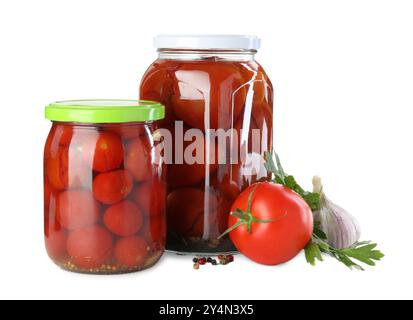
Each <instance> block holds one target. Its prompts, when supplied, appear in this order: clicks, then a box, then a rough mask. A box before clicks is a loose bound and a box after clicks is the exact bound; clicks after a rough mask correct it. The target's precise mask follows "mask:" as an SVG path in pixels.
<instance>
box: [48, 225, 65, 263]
mask: <svg viewBox="0 0 413 320" xmlns="http://www.w3.org/2000/svg"><path fill="white" fill-rule="evenodd" d="M66 240H67V234H66V232H65V231H64V230H59V231H56V230H54V229H53V228H50V229H49V230H48V232H47V236H45V243H46V250H47V254H48V255H49V257H50V258H51V259H52V260H53V261H59V260H61V259H63V258H64V257H65V256H66Z"/></svg>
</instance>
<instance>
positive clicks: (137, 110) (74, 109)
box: [45, 99, 165, 123]
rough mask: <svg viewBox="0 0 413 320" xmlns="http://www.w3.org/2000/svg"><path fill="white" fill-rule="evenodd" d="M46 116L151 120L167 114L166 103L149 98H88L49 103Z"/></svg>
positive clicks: (70, 119)
mask: <svg viewBox="0 0 413 320" xmlns="http://www.w3.org/2000/svg"><path fill="white" fill-rule="evenodd" d="M45 117H46V119H48V120H51V121H59V122H78V123H127V122H148V121H157V120H162V119H164V118H165V107H164V106H163V105H162V104H160V103H158V102H154V101H148V100H123V99H89V100H66V101H56V102H52V103H50V104H49V105H48V106H47V107H46V108H45Z"/></svg>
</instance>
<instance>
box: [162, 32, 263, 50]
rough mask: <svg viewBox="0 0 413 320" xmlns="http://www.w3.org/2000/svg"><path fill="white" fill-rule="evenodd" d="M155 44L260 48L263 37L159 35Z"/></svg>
mask: <svg viewBox="0 0 413 320" xmlns="http://www.w3.org/2000/svg"><path fill="white" fill-rule="evenodd" d="M154 46H155V48H156V49H158V50H162V49H183V50H185V49H186V50H188V49H189V50H191V49H192V50H255V51H256V50H258V49H260V47H261V39H260V38H258V37H257V36H254V35H158V36H156V37H155V39H154Z"/></svg>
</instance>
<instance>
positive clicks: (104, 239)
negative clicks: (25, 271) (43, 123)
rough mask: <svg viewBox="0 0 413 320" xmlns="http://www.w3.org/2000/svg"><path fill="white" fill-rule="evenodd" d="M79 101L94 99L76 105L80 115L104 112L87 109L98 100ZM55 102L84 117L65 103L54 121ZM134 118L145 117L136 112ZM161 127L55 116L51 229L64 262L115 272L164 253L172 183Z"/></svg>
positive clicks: (49, 163)
mask: <svg viewBox="0 0 413 320" xmlns="http://www.w3.org/2000/svg"><path fill="white" fill-rule="evenodd" d="M70 104H71V105H73V104H74V103H73V102H71V103H70ZM79 104H81V105H86V106H85V107H84V108H82V110H80V111H79V110H75V109H74V108H72V112H73V110H75V112H76V113H77V114H78V118H79V112H80V118H79V120H87V119H85V116H86V117H87V113H88V112H95V113H96V110H94V111H91V110H90V109H87V108H88V107H89V108H90V106H88V104H90V102H80V103H79V102H76V105H79ZM93 104H94V105H96V103H93ZM99 104H103V105H108V104H109V107H111V108H112V107H113V105H111V104H110V103H108V102H99ZM118 104H120V105H122V104H124V102H121V103H119V102H118ZM129 107H130V106H129ZM53 108H54V109H58V110H57V111H60V113H59V117H61V118H62V120H75V119H77V118H76V116H75V117H73V113H72V114H67V115H66V116H68V117H67V118H65V116H64V115H63V116H62V112H63V113H64V112H67V111H68V109H70V108H71V107H70V106H68V105H67V104H63V106H62V105H61V104H58V105H57V106H56V105H55V106H53V105H52V106H51V107H50V110H49V115H50V117H48V118H49V119H51V120H55V119H56V118H55V117H54V116H55V115H56V113H55V114H52V113H50V112H53ZM127 108H128V106H127ZM108 110H109V109H108V108H106V111H105V110H103V115H104V114H105V112H108ZM55 111H56V110H55ZM135 111H136V110H135ZM121 112H122V111H121ZM97 114H98V115H99V112H97ZM112 115H113V114H112ZM100 116H102V114H100ZM129 116H131V115H130V114H129ZM104 117H105V116H103V118H104ZM103 118H100V117H99V116H97V115H96V114H95V116H94V120H99V119H101V120H103ZM115 118H116V115H115ZM127 118H128V117H125V118H124V119H127ZM110 119H111V117H108V119H107V120H106V121H109V120H110ZM131 119H141V117H137V118H136V113H135V116H133V112H132V117H131ZM142 119H147V118H146V117H145V116H144V117H143V118H142ZM149 119H150V117H149ZM92 120H93V119H92ZM115 120H116V119H115ZM155 130H156V124H155V123H154V122H153V121H142V122H131V123H106V124H103V123H88V124H85V123H80V122H67V121H64V122H63V121H54V122H53V125H52V128H51V131H50V134H49V136H48V138H47V142H46V145H45V151H44V212H45V214H44V226H45V229H44V232H45V242H46V249H47V252H48V254H49V256H50V258H51V259H52V260H53V261H54V262H55V263H56V264H57V265H59V266H60V267H62V268H63V269H66V270H70V271H76V272H82V273H96V274H112V273H125V272H133V271H138V270H142V269H145V268H148V267H150V266H152V265H154V264H155V263H156V262H157V261H158V260H159V258H160V257H161V255H162V254H163V252H164V248H165V240H166V216H165V197H166V194H165V193H166V186H165V181H164V180H165V179H164V176H165V171H164V168H163V166H162V165H161V164H158V163H157V161H155V158H154V153H153V150H154V148H155V147H156V142H155V141H154V139H153V135H154V131H155Z"/></svg>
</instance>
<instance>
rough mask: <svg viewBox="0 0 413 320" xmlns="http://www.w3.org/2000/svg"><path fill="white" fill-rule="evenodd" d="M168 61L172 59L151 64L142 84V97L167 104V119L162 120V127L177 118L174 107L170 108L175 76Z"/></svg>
mask: <svg viewBox="0 0 413 320" xmlns="http://www.w3.org/2000/svg"><path fill="white" fill-rule="evenodd" d="M168 63H170V61H168V62H167V63H165V62H163V61H157V62H155V63H154V64H153V65H152V66H150V67H149V69H148V71H146V73H145V76H144V77H143V80H142V83H141V86H140V87H141V89H140V98H141V99H143V100H152V101H157V102H161V103H162V104H163V105H165V106H166V109H165V113H166V114H165V119H163V120H161V121H160V124H159V125H160V127H163V126H166V125H168V124H170V123H173V122H174V121H175V118H176V117H175V114H174V111H173V108H169V105H170V96H171V94H172V91H173V78H172V75H171V73H170V72H169V70H168V68H167V64H168ZM172 69H174V68H172ZM171 71H172V70H171Z"/></svg>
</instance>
